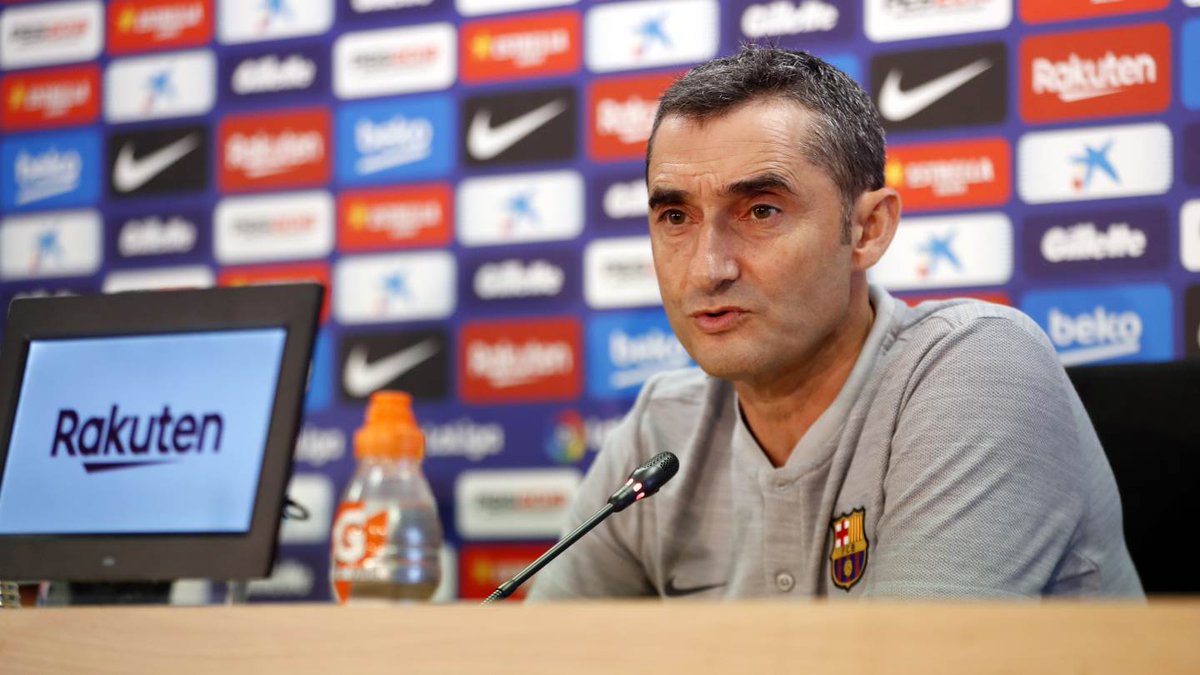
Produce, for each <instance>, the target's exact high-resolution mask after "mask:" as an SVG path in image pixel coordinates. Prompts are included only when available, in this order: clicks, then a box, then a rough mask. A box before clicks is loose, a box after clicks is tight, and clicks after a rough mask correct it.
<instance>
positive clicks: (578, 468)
mask: <svg viewBox="0 0 1200 675" xmlns="http://www.w3.org/2000/svg"><path fill="white" fill-rule="evenodd" d="M3 4H4V8H3V10H2V13H0V68H2V69H3V76H2V92H0V130H2V131H3V138H2V139H0V159H2V161H0V210H2V211H3V216H2V220H0V302H3V303H4V304H5V305H6V304H7V302H8V301H9V299H11V298H13V297H16V296H21V295H31V294H57V293H77V292H83V291H95V290H101V289H102V290H106V291H117V290H125V289H134V288H153V287H163V286H209V285H214V284H222V285H231V284H246V283H255V282H259V281H270V280H284V279H318V280H321V281H322V282H324V283H326V284H327V285H328V286H329V288H330V293H329V296H328V306H327V308H326V310H325V315H324V319H323V328H322V331H321V337H320V340H319V343H318V347H317V350H316V358H315V363H314V369H313V373H312V383H311V390H310V392H309V396H308V401H307V410H306V414H305V422H304V426H303V432H302V434H301V437H300V441H299V444H298V447H297V449H296V460H297V463H296V474H295V477H294V479H293V482H292V486H291V494H292V496H293V497H294V498H295V499H296V500H297V501H299V502H301V503H302V504H304V505H305V506H306V507H308V509H309V510H310V511H311V512H312V519H310V520H309V521H307V522H293V523H289V524H287V525H286V526H285V527H284V529H283V534H282V547H281V555H280V559H279V564H278V567H277V569H276V571H275V574H274V575H273V577H272V578H271V579H270V580H268V581H266V582H260V583H256V584H254V586H253V587H252V593H253V595H254V597H259V598H271V599H288V598H291V599H319V598H327V597H328V585H327V582H326V570H327V559H328V550H329V548H328V537H329V526H330V521H331V519H332V514H333V511H334V508H335V501H336V499H337V494H338V492H339V490H340V489H341V487H342V485H343V484H344V483H345V481H346V480H347V478H348V476H349V474H350V472H351V470H352V468H353V459H352V454H351V453H352V447H351V445H352V441H351V434H352V432H353V430H354V429H355V428H356V427H357V426H358V425H359V423H360V421H361V417H362V412H363V406H364V401H365V400H366V397H367V396H368V395H369V394H370V393H371V392H372V391H374V390H376V389H379V388H381V387H387V388H398V389H404V390H407V391H410V392H411V393H412V394H413V395H414V396H415V397H416V401H417V414H418V416H419V418H420V421H421V422H422V423H423V425H424V428H425V430H426V433H427V435H428V444H429V447H428V458H427V461H426V470H427V473H428V475H429V476H430V479H431V482H432V484H433V488H434V490H435V492H436V494H437V496H438V500H439V508H440V511H441V515H442V519H443V522H444V524H445V527H446V532H447V542H448V545H447V547H446V556H445V559H446V566H447V570H448V572H449V574H448V582H447V583H446V584H445V585H444V587H443V588H442V590H441V592H440V597H443V598H452V597H456V596H457V597H464V598H470V597H483V596H484V595H486V594H487V593H488V592H490V590H491V589H492V588H494V587H495V586H496V585H497V584H498V583H500V582H501V581H503V580H505V579H506V578H507V577H508V576H510V575H511V574H513V573H514V572H516V571H517V570H519V569H520V568H521V567H523V566H524V565H525V564H526V563H527V562H529V561H530V560H532V559H533V557H535V556H536V555H537V554H538V553H540V552H541V551H542V550H543V549H544V547H545V543H546V542H547V541H548V540H550V539H552V538H553V537H554V536H555V534H556V533H557V530H558V528H559V526H560V525H561V523H562V515H563V511H564V507H565V506H566V504H567V501H568V499H569V497H570V495H571V494H572V491H573V489H574V487H575V485H576V483H577V482H578V480H579V478H580V476H581V472H582V471H583V470H584V469H585V468H586V467H587V465H588V464H589V463H590V461H591V459H592V458H593V456H594V453H595V452H596V450H597V448H598V447H599V445H600V443H601V441H602V439H603V438H604V436H605V434H606V433H607V432H608V431H609V430H610V429H611V428H612V426H613V425H614V424H615V423H616V422H617V421H618V420H619V419H620V416H621V415H622V413H623V412H624V411H625V410H627V409H628V407H629V405H630V404H631V401H632V399H633V397H634V396H635V394H636V392H637V391H638V388H639V386H640V385H641V383H642V382H644V381H645V379H646V378H647V377H648V376H650V375H651V374H653V373H655V372H657V371H660V370H664V369H669V368H676V367H679V366H683V365H687V364H688V363H689V360H688V357H687V355H686V354H685V353H684V352H683V350H682V349H681V348H680V346H679V344H678V342H677V341H676V340H675V338H674V337H673V336H672V334H671V332H670V329H669V327H668V324H667V322H666V320H665V318H664V316H663V314H662V311H661V308H660V306H659V304H660V303H659V297H658V293H657V289H656V286H655V281H654V274H653V268H652V263H651V258H650V253H649V246H648V242H647V238H646V226H645V187H644V184H643V168H644V167H643V149H644V145H645V140H646V137H647V135H648V131H649V127H650V122H651V118H652V114H653V111H654V107H655V103H656V99H657V97H658V96H659V95H660V93H661V91H662V90H663V88H664V87H666V86H667V85H668V84H669V83H670V82H671V80H672V79H673V78H674V77H676V76H677V75H678V74H679V73H681V72H683V71H684V70H686V68H687V67H688V66H689V65H690V64H693V63H696V62H699V61H702V60H705V59H708V58H710V57H713V56H716V55H718V54H727V53H730V52H732V51H734V50H735V49H736V48H737V45H738V44H739V43H741V42H744V41H747V40H758V41H762V40H771V41H774V42H776V43H778V44H780V45H784V46H788V47H800V48H807V49H810V50H812V51H814V52H816V53H818V54H820V55H822V56H825V57H827V58H828V59H829V60H831V61H832V62H833V63H835V64H836V65H838V66H839V67H841V68H843V69H844V70H846V71H847V72H849V73H850V74H851V75H852V76H854V77H855V78H856V79H858V81H859V82H861V83H862V84H863V85H864V86H865V87H866V88H867V89H868V90H869V91H870V92H871V94H872V96H873V98H874V100H875V102H876V103H877V105H878V107H879V109H880V111H881V113H882V116H883V119H884V125H885V127H886V128H887V130H888V138H889V142H890V151H889V160H888V164H887V171H886V174H887V181H888V184H890V185H892V186H894V187H896V188H898V189H899V190H900V192H901V193H902V195H903V198H904V205H905V214H906V217H905V219H904V222H903V224H902V225H901V227H900V230H899V232H898V234H897V236H896V239H895V241H894V243H893V244H892V248H891V250H890V251H889V253H888V254H887V256H886V257H885V258H884V260H883V261H882V262H881V263H880V265H879V266H878V268H877V269H876V270H875V271H874V273H873V274H874V276H873V278H874V280H875V281H876V282H878V283H881V284H884V285H885V286H887V287H888V288H890V289H892V290H893V291H895V292H897V293H898V294H901V295H904V296H905V297H906V298H910V299H919V298H922V297H934V296H945V295H972V296H978V297H983V298H986V299H989V300H993V301H996V302H1003V303H1008V304H1012V305H1014V306H1016V307H1019V308H1021V309H1023V310H1024V311H1026V312H1028V313H1029V314H1030V315H1031V316H1032V317H1033V318H1034V319H1035V320H1036V321H1037V322H1038V323H1039V324H1040V325H1041V326H1042V327H1043V328H1045V329H1046V331H1047V332H1048V334H1049V335H1050V336H1051V338H1052V340H1053V341H1054V344H1055V346H1056V347H1057V349H1058V350H1059V352H1060V354H1061V356H1062V360H1063V361H1064V362H1065V363H1068V364H1080V363H1093V362H1094V363H1100V362H1105V363H1108V362H1118V361H1157V360H1169V359H1179V358H1185V357H1194V356H1196V355H1197V354H1200V342H1198V338H1197V332H1198V327H1200V283H1198V282H1200V276H1198V275H1197V273H1198V272H1200V114H1198V113H1197V112H1196V111H1197V109H1200V9H1193V7H1196V6H1200V0H1187V1H1186V2H1180V1H1179V0H1123V1H1121V0H1118V1H1115V2H1105V3H1093V2H1089V1H1088V0H1016V1H1015V2H1014V1H1013V0H958V1H955V2H941V1H936V0H866V1H865V2H841V1H835V0H773V1H772V0H762V1H748V0H735V1H731V2H717V1H716V0H654V1H646V2H643V1H637V2H599V1H597V2H587V1H584V2H575V1H572V0H336V1H335V0H144V1H133V0H116V1H114V2H110V3H107V4H104V3H101V2H99V1H98V0H72V1H62V2H37V1H14V0H9V1H7V2H4V3H3Z"/></svg>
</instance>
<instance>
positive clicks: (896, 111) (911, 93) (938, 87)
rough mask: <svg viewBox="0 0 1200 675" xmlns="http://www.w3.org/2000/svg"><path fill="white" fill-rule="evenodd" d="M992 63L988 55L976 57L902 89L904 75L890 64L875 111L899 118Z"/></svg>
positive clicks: (890, 120) (941, 95)
mask: <svg viewBox="0 0 1200 675" xmlns="http://www.w3.org/2000/svg"><path fill="white" fill-rule="evenodd" d="M991 67H992V62H991V60H989V59H979V60H978V61H974V62H972V63H968V64H967V65H965V66H963V67H962V68H958V69H957V70H952V71H950V72H948V73H946V74H945V75H941V76H939V77H935V78H933V79H932V80H929V81H928V82H926V83H925V84H921V85H918V86H916V87H913V88H912V89H909V90H908V91H904V90H902V89H901V88H900V79H901V78H902V77H904V75H903V74H902V73H901V72H900V71H899V70H896V69H895V68H893V69H892V70H889V71H888V74H887V77H886V78H885V79H884V80H883V87H882V89H880V91H879V114H880V115H883V118H884V119H886V120H888V121H889V122H903V121H904V120H906V119H908V118H910V117H912V116H913V115H916V114H917V113H919V112H921V111H922V110H924V109H926V108H928V107H929V106H931V105H933V104H934V103H937V102H938V101H939V100H941V99H942V98H945V97H946V96H947V95H949V94H950V92H952V91H954V90H955V89H958V88H959V87H961V86H963V85H964V84H966V83H968V82H970V81H971V80H973V79H975V78H976V77H978V76H979V74H980V73H982V72H984V71H985V70H987V69H988V68H991Z"/></svg>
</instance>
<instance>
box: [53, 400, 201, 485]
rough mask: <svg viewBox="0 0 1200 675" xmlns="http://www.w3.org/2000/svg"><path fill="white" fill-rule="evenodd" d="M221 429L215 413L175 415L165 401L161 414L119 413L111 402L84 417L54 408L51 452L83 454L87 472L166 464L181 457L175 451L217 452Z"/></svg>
mask: <svg viewBox="0 0 1200 675" xmlns="http://www.w3.org/2000/svg"><path fill="white" fill-rule="evenodd" d="M139 428H140V429H141V430H142V431H139ZM224 430H225V420H224V418H223V417H222V416H221V415H220V414H219V413H216V412H204V413H196V414H193V413H184V414H183V415H175V416H173V415H171V408H170V406H167V405H164V406H163V408H162V412H161V413H159V414H154V413H150V414H147V415H145V416H142V415H137V414H134V415H129V414H121V412H120V407H119V406H117V405H116V404H114V405H113V406H112V407H111V409H110V410H109V413H108V415H107V416H93V417H87V418H82V421H81V416H80V413H79V411H78V410H75V409H73V408H63V409H60V410H59V411H58V419H57V421H56V423H55V426H54V439H53V441H52V442H51V445H50V456H51V457H64V458H65V457H81V458H85V459H84V460H83V461H82V465H83V468H84V470H85V471H87V472H88V473H95V472H98V471H112V470H115V469H130V468H134V467H143V466H153V465H155V464H169V463H173V462H176V461H179V455H187V454H189V453H191V454H203V453H206V452H208V453H217V452H220V450H221V436H222V434H223V433H224ZM93 457H104V458H105V459H91V458H93Z"/></svg>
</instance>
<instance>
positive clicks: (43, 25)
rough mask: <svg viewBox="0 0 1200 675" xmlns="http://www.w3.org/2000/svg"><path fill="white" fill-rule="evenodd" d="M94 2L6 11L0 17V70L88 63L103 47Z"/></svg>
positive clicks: (83, 0)
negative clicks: (75, 62) (76, 62)
mask: <svg viewBox="0 0 1200 675" xmlns="http://www.w3.org/2000/svg"><path fill="white" fill-rule="evenodd" d="M103 12H104V9H103V5H101V4H100V2H98V1H97V0H81V1H78V2H56V3H40V4H37V5H30V6H28V7H10V8H8V9H6V10H4V11H3V12H2V13H0V69H3V70H9V69H15V68H29V67H32V66H48V65H53V64H56V63H72V62H74V61H90V60H92V59H94V58H96V57H97V56H99V55H100V47H101V45H102V44H103V43H104V24H103V21H104V19H103Z"/></svg>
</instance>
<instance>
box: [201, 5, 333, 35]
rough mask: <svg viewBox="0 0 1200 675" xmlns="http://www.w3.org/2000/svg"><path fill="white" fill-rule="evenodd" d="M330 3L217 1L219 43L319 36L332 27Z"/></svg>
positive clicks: (331, 6) (331, 7)
mask: <svg viewBox="0 0 1200 675" xmlns="http://www.w3.org/2000/svg"><path fill="white" fill-rule="evenodd" d="M333 10H334V7H333V0H269V1H268V2H247V1H246V0H217V18H218V21H217V40H218V41H220V42H221V43H222V44H237V43H241V42H260V41H263V40H281V39H283V38H294V37H301V36H304V35H319V34H321V33H324V32H326V31H328V30H329V28H330V27H331V26H332V25H333V14H334V11H333Z"/></svg>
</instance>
